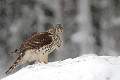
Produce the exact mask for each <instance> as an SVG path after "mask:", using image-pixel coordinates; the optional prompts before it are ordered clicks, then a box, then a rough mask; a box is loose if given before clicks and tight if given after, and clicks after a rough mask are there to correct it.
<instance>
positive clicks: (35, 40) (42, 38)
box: [19, 32, 52, 53]
mask: <svg viewBox="0 0 120 80" xmlns="http://www.w3.org/2000/svg"><path fill="white" fill-rule="evenodd" d="M50 35H51V34H50V33H48V32H43V33H38V34H35V35H33V36H32V37H30V38H29V39H28V40H26V42H25V43H23V44H22V45H21V47H20V48H19V50H20V52H21V53H24V52H25V51H26V50H28V49H39V48H41V47H43V46H44V45H47V44H50V43H51V42H52V37H51V36H50Z"/></svg>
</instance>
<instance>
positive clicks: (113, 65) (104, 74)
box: [2, 55, 120, 80]
mask: <svg viewBox="0 0 120 80" xmlns="http://www.w3.org/2000/svg"><path fill="white" fill-rule="evenodd" d="M2 80H120V57H112V56H96V55H83V56H80V57H77V58H75V59H66V60H64V61H56V62H51V63H48V64H44V63H37V64H34V65H29V66H27V67H25V68H22V69H21V70H19V71H18V72H16V73H14V74H12V75H9V76H7V77H5V78H3V79H2Z"/></svg>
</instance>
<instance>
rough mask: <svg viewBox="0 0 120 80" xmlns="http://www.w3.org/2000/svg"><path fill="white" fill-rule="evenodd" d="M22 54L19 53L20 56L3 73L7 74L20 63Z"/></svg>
mask: <svg viewBox="0 0 120 80" xmlns="http://www.w3.org/2000/svg"><path fill="white" fill-rule="evenodd" d="M23 56H24V54H20V56H19V57H18V58H17V60H16V61H15V62H14V64H13V65H12V66H11V67H10V68H9V69H8V70H7V71H6V72H5V74H7V75H9V74H10V73H11V72H12V71H13V70H14V69H15V68H17V67H18V66H19V65H20V62H21V60H22V57H23Z"/></svg>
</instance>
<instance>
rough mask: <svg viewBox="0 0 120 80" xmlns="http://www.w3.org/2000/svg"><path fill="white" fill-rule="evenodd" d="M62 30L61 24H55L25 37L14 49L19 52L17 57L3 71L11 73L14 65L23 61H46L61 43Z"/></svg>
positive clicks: (16, 65)
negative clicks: (27, 37) (23, 41)
mask: <svg viewBox="0 0 120 80" xmlns="http://www.w3.org/2000/svg"><path fill="white" fill-rule="evenodd" d="M62 32H63V27H62V25H61V24H57V25H55V27H53V28H52V29H49V30H48V31H46V32H40V33H37V34H35V35H33V36H32V37H30V38H29V39H27V40H26V41H25V43H23V44H22V45H21V46H20V47H19V48H18V49H16V50H15V52H18V53H19V57H18V58H17V60H16V61H15V62H14V63H13V65H12V66H11V67H10V68H9V69H8V70H7V71H6V72H5V73H6V74H9V73H11V72H12V71H13V70H14V69H15V68H16V67H18V66H19V65H21V64H24V63H25V62H32V61H37V62H44V63H48V55H49V54H50V53H51V52H52V51H53V50H54V49H56V48H58V47H60V46H61V44H62V38H61V35H62Z"/></svg>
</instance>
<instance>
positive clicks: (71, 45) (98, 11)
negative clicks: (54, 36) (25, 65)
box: [0, 0, 120, 76]
mask: <svg viewBox="0 0 120 80" xmlns="http://www.w3.org/2000/svg"><path fill="white" fill-rule="evenodd" d="M55 24H62V25H63V26H64V32H63V41H64V43H63V45H62V47H61V48H60V49H59V50H55V51H54V52H53V53H52V54H50V57H49V61H50V62H52V61H57V60H64V59H67V58H75V57H78V56H80V55H83V54H90V53H95V54H97V55H99V56H119V55H120V0H0V76H2V75H3V73H4V72H5V71H6V70H7V69H8V68H9V67H10V65H12V63H13V62H14V60H15V59H16V58H17V56H18V55H19V54H17V53H16V54H14V55H13V56H10V53H11V52H12V51H14V50H15V49H16V48H19V46H20V45H21V43H22V42H24V41H25V40H26V39H27V38H29V37H30V36H31V35H33V34H35V33H37V32H43V31H46V30H48V29H50V28H52V27H53V26H55Z"/></svg>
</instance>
